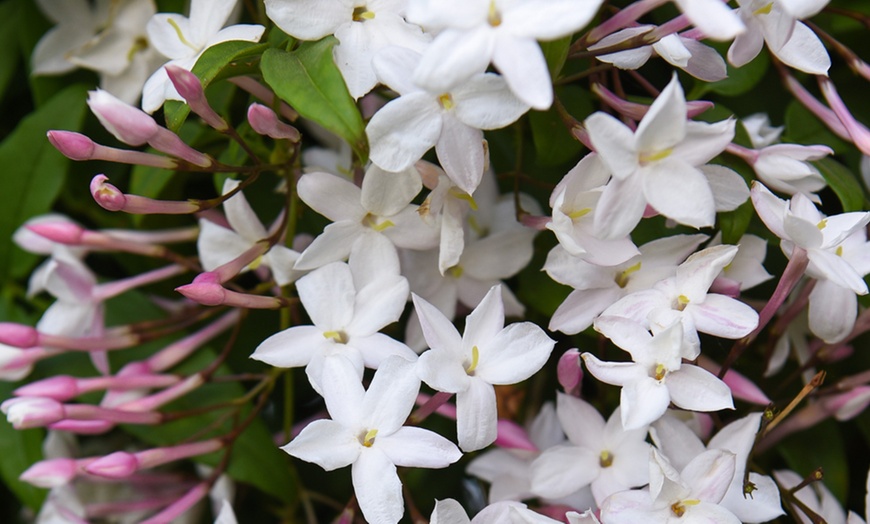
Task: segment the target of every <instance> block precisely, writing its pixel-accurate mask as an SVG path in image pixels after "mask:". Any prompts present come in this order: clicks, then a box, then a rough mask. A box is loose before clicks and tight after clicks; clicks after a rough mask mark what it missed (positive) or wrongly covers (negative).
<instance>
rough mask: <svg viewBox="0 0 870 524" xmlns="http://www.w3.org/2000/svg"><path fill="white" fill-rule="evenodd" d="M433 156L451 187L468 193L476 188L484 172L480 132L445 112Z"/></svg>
mask: <svg viewBox="0 0 870 524" xmlns="http://www.w3.org/2000/svg"><path fill="white" fill-rule="evenodd" d="M435 153H436V154H437V155H438V162H440V163H441V167H443V168H444V171H445V172H446V173H447V176H449V177H450V180H452V181H453V183H454V184H456V185H457V186H459V188H460V189H462V190H463V191H465V192H466V193H468V194H471V193H473V192H474V190H475V189H477V186H478V185H479V184H480V179H481V177H483V171H484V169H486V166H485V165H484V162H485V156H486V155H485V153H484V149H483V132H482V131H481V130H479V129H475V128H473V127H470V126H468V125H466V124H464V123H462V122H461V121H459V120H458V119H457V118H456V117H455V116H454V115H453V114H451V113H445V114H444V115H443V117H442V119H441V132H440V135H439V137H438V141H437V142H436V143H435Z"/></svg>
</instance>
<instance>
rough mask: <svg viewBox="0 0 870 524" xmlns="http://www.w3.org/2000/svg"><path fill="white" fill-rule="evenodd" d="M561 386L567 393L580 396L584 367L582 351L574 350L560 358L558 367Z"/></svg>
mask: <svg viewBox="0 0 870 524" xmlns="http://www.w3.org/2000/svg"><path fill="white" fill-rule="evenodd" d="M556 369H557V371H556V373H557V376H558V378H559V385H560V386H562V387H563V388H564V389H565V393H567V394H569V395H573V396H580V383H581V382H582V381H583V367H582V366H580V351H579V350H578V349H577V348H572V349H569V350H568V351H566V352H565V353H563V354H562V356H561V357H559V364H558V366H557V368H556Z"/></svg>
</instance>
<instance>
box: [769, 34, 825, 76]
mask: <svg viewBox="0 0 870 524" xmlns="http://www.w3.org/2000/svg"><path fill="white" fill-rule="evenodd" d="M771 52H772V53H773V54H774V55H776V57H777V58H779V59H780V60H782V62H783V63H784V64H785V65H787V66H789V67H793V68H795V69H797V70H799V71H803V72H804V73H809V74H811V75H827V74H828V69H830V68H831V57H830V56H828V51H827V49H825V45H824V44H822V41H821V40H819V37H818V36H816V34H815V33H814V32H813V31H812V29H810V28H809V27H807V26H806V25H805V24H803V23H801V22H796V23H795V25H794V29H793V30H792V33H791V38H789V39H788V41H787V42H786V43H785V45H783V46H782V47H781V48H779V49H771Z"/></svg>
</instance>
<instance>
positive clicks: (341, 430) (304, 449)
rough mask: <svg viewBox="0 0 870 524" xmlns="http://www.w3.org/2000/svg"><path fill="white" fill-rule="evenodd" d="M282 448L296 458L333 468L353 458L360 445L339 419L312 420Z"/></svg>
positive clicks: (328, 469) (327, 469) (341, 466)
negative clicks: (337, 420)
mask: <svg viewBox="0 0 870 524" xmlns="http://www.w3.org/2000/svg"><path fill="white" fill-rule="evenodd" d="M281 449H283V450H284V451H286V452H287V453H289V454H290V455H292V456H294V457H296V458H298V459H302V460H304V461H305V462H313V463H314V464H317V465H318V466H320V467H321V468H323V469H325V470H326V471H332V470H334V469H338V468H343V467H345V466H347V465H348V464H352V463H353V462H354V461H356V460H357V458H358V457H359V455H360V449H362V446H361V445H360V443H359V440H357V438H356V435H353V434H351V432H350V430H348V428H346V427H344V426H342V425H341V424H339V423H338V422H335V421H334V420H315V421H314V422H312V423H310V424H308V425H307V426H305V428H304V429H303V430H302V432H301V433H299V435H298V436H297V437H296V438H295V439H293V440H292V441H290V443H289V444H287V445H285V446H283V447H282V448H281Z"/></svg>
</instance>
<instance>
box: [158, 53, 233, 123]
mask: <svg viewBox="0 0 870 524" xmlns="http://www.w3.org/2000/svg"><path fill="white" fill-rule="evenodd" d="M165 69H166V75H167V76H169V80H170V81H171V82H172V85H174V86H175V90H176V91H178V94H179V95H181V97H182V98H183V99H184V100H185V101H187V105H189V106H190V110H191V111H193V112H194V113H196V114H197V115H199V116H200V118H202V119H203V120H204V121H205V123H206V124H208V125H210V126H211V127H213V128H215V129H217V130H218V131H226V130H227V129H229V126H228V125H227V122H226V121H225V120H224V119H223V118H221V117H220V115H218V114H217V112H215V110H214V109H212V107H211V106H210V105H209V103H208V99H207V98H206V97H205V93H204V92H203V89H202V82H200V80H199V78H197V76H196V75H195V74H193V73H191V72H190V71H188V70H187V69H184V68H183V67H179V66H177V65H167V66H166V67H165Z"/></svg>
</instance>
